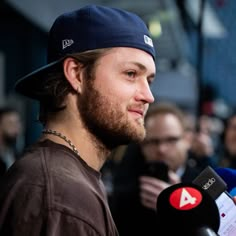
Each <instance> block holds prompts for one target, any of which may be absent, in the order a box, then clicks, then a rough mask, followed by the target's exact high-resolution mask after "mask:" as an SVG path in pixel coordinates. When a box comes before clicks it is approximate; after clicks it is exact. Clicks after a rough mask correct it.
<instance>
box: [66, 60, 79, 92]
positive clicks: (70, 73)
mask: <svg viewBox="0 0 236 236" xmlns="http://www.w3.org/2000/svg"><path fill="white" fill-rule="evenodd" d="M63 69H64V74H65V77H66V79H67V81H68V82H69V83H70V85H71V87H72V88H73V89H74V90H75V91H76V92H78V93H80V92H81V88H82V82H83V80H82V74H83V73H82V70H81V64H80V63H79V62H78V61H76V60H75V59H74V58H73V57H68V58H66V59H65V60H64V62H63Z"/></svg>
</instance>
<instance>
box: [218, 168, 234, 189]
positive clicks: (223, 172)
mask: <svg viewBox="0 0 236 236" xmlns="http://www.w3.org/2000/svg"><path fill="white" fill-rule="evenodd" d="M214 170H215V172H216V173H217V174H218V175H219V176H220V177H221V178H222V179H223V180H224V181H225V183H226V184H227V191H228V192H231V191H232V190H233V189H235V187H236V170H235V169H232V168H223V167H218V168H215V169H214Z"/></svg>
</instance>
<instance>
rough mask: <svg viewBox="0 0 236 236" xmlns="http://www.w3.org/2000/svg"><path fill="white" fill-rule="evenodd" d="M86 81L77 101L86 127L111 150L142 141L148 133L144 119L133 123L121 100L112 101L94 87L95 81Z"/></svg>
mask: <svg viewBox="0 0 236 236" xmlns="http://www.w3.org/2000/svg"><path fill="white" fill-rule="evenodd" d="M86 83H87V84H86V89H85V92H84V93H83V94H82V95H81V96H80V98H79V99H78V102H77V107H78V110H79V112H80V114H81V119H82V122H83V124H84V126H85V128H86V129H87V130H88V131H89V132H90V133H91V134H92V135H93V136H94V137H95V138H96V139H97V140H98V141H99V142H100V143H102V144H103V145H104V146H105V148H106V149H108V150H110V151H111V150H112V149H114V148H116V147H117V146H119V145H126V144H128V143H130V142H141V141H142V140H143V139H144V137H145V134H146V133H145V128H144V124H143V120H142V121H141V122H140V121H138V120H137V121H136V124H134V123H135V122H133V123H131V121H130V120H128V116H127V115H126V114H125V113H124V112H123V111H122V110H121V106H120V103H119V101H118V102H114V101H113V102H111V100H110V99H109V98H108V97H106V96H104V95H102V94H101V93H100V92H99V91H98V90H96V89H95V88H94V86H93V81H91V80H89V81H86Z"/></svg>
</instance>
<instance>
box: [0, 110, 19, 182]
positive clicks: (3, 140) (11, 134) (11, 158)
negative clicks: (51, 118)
mask: <svg viewBox="0 0 236 236" xmlns="http://www.w3.org/2000/svg"><path fill="white" fill-rule="evenodd" d="M21 132H22V123H21V118H20V114H19V113H18V111H17V110H15V109H14V108H11V107H8V106H4V107H1V108H0V179H1V178H2V176H3V175H4V174H5V172H6V171H7V169H8V168H9V167H10V166H11V165H12V164H13V163H14V162H15V160H16V159H17V157H18V154H19V153H18V152H20V150H19V148H18V147H17V139H18V138H19V137H20V134H21Z"/></svg>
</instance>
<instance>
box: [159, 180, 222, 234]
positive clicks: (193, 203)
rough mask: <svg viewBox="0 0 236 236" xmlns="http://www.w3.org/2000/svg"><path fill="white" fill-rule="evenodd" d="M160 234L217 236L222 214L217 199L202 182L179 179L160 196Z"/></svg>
mask: <svg viewBox="0 0 236 236" xmlns="http://www.w3.org/2000/svg"><path fill="white" fill-rule="evenodd" d="M156 210H157V211H156V219H157V224H158V231H159V233H160V234H158V235H160V236H173V235H181V236H190V235H191V236H218V234H217V232H218V229H219V226H220V216H219V210H218V207H217V205H216V203H215V201H214V199H213V198H212V197H211V196H210V195H209V194H208V193H207V192H206V191H204V190H203V189H202V188H201V187H200V186H199V185H196V184H193V183H179V184H175V185H172V186H170V187H168V188H166V189H165V190H163V191H162V192H161V193H160V195H159V196H158V198H157V205H156Z"/></svg>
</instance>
